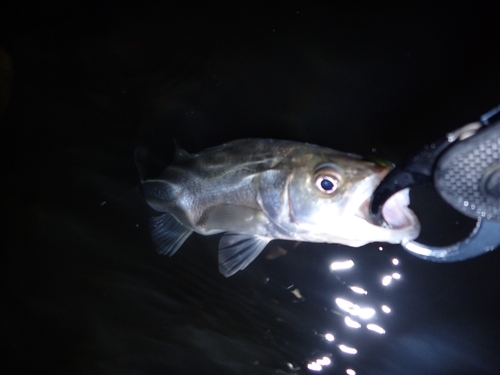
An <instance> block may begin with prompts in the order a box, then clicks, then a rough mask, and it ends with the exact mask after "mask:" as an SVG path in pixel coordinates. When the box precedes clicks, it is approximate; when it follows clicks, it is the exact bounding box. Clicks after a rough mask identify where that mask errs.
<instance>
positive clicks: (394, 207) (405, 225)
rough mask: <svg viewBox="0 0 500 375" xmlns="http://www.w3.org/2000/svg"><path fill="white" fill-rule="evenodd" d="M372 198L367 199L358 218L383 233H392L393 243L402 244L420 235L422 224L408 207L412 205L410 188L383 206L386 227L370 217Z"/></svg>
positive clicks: (400, 192)
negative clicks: (403, 241)
mask: <svg viewBox="0 0 500 375" xmlns="http://www.w3.org/2000/svg"><path fill="white" fill-rule="evenodd" d="M370 201H371V196H370V197H369V198H367V199H366V200H365V201H364V202H363V203H362V205H361V206H360V208H359V210H358V214H357V215H356V216H358V217H361V218H362V219H364V220H365V221H367V222H368V223H369V224H371V225H373V226H376V227H379V228H380V230H381V231H384V232H392V234H391V236H390V238H391V239H392V240H391V241H389V242H391V243H396V242H401V241H402V240H403V239H405V240H412V239H415V238H416V237H417V236H418V234H419V233H420V223H419V221H418V218H417V216H416V215H415V213H414V212H413V211H412V210H411V209H410V208H409V207H408V206H409V204H410V190H409V188H406V189H403V190H400V191H398V192H397V193H395V194H393V195H392V196H391V197H390V198H389V199H388V200H387V201H386V202H385V203H384V205H383V206H382V216H383V218H384V220H385V222H386V225H383V226H381V225H379V224H377V223H375V222H374V221H373V218H372V217H371V215H370V212H369V207H370Z"/></svg>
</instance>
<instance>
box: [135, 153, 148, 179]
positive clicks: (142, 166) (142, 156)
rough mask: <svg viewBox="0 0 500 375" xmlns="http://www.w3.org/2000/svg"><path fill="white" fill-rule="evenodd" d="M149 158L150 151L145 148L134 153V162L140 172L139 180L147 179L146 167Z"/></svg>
mask: <svg viewBox="0 0 500 375" xmlns="http://www.w3.org/2000/svg"><path fill="white" fill-rule="evenodd" d="M148 157H149V153H148V151H147V150H146V149H145V148H143V147H137V148H136V149H135V151H134V161H135V166H136V167H137V170H138V171H139V178H140V179H141V181H144V180H145V177H146V165H147V160H148Z"/></svg>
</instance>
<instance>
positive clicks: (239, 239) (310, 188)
mask: <svg viewBox="0 0 500 375" xmlns="http://www.w3.org/2000/svg"><path fill="white" fill-rule="evenodd" d="M137 159H138V158H137V153H136V160H137ZM138 166H139V169H140V170H141V169H142V166H141V163H138ZM388 172H389V168H388V167H383V166H380V165H377V164H375V163H372V162H369V161H366V160H363V159H362V158H361V157H359V156H357V155H354V154H347V153H342V152H339V151H335V150H332V149H328V148H324V147H319V146H316V145H311V144H304V143H299V142H292V141H280V140H272V139H244V140H237V141H232V142H229V143H227V144H224V145H221V146H218V147H213V148H209V149H207V150H204V151H202V152H200V153H197V154H193V155H190V154H188V153H187V152H186V151H183V150H182V149H180V148H178V149H177V151H176V158H175V160H174V162H173V163H172V164H171V165H170V166H168V167H167V168H166V169H165V170H164V171H163V172H162V173H161V175H160V177H159V178H158V179H155V180H146V181H142V182H141V191H142V193H143V195H144V196H145V197H146V200H147V202H148V204H149V205H150V206H151V207H152V208H153V209H155V210H157V211H159V212H163V213H164V214H163V215H161V216H159V217H157V218H154V219H153V229H152V236H153V240H154V242H155V243H156V246H157V248H158V251H159V252H160V253H162V254H167V255H173V254H174V253H175V252H176V251H177V250H178V249H179V247H180V246H181V245H182V243H183V242H184V241H185V240H186V239H187V238H188V237H189V235H190V234H191V233H192V232H197V233H199V234H203V235H212V234H217V233H222V232H226V233H225V234H224V236H223V237H222V238H221V240H220V243H219V269H220V271H221V273H222V274H223V275H225V276H231V275H233V274H234V273H235V272H237V271H238V270H241V269H244V268H245V267H246V266H247V265H248V264H249V263H250V262H252V261H253V260H254V259H255V258H256V257H257V255H258V254H259V253H260V252H261V251H262V250H263V249H264V247H265V246H266V245H267V244H268V243H269V242H270V241H271V240H273V239H284V240H294V241H305V242H324V243H338V244H344V245H348V246H353V247H358V246H362V245H364V244H366V243H369V242H378V241H381V242H389V243H400V242H401V241H402V240H406V239H414V238H416V237H417V235H418V233H419V230H420V226H419V223H418V220H417V218H416V216H415V215H414V214H413V212H412V211H411V210H410V209H409V208H408V207H407V205H408V203H409V198H408V191H402V192H400V193H398V194H396V195H395V196H393V197H392V198H391V199H390V200H389V201H388V202H387V203H386V205H385V206H384V209H383V213H384V217H385V218H386V221H388V223H389V224H390V227H382V226H378V225H376V224H374V223H373V222H372V221H371V218H370V215H369V213H368V204H369V199H370V197H371V195H372V193H373V191H374V189H375V187H376V186H377V185H378V184H379V183H380V181H381V180H382V178H383V177H384V176H385V175H386V174H387V173H388Z"/></svg>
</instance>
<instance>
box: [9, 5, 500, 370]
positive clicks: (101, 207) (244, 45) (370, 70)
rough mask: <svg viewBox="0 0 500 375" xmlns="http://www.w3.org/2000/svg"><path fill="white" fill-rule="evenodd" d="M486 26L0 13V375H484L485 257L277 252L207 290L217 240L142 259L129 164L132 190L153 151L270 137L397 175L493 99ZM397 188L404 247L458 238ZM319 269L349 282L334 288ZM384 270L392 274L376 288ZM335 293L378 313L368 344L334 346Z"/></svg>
mask: <svg viewBox="0 0 500 375" xmlns="http://www.w3.org/2000/svg"><path fill="white" fill-rule="evenodd" d="M499 11H500V6H499V5H497V2H490V3H488V2H470V3H468V4H466V5H463V4H459V3H458V2H449V3H447V4H446V3H440V4H438V5H437V4H434V5H424V4H423V3H422V4H420V5H409V4H405V3H403V2H395V3H394V4H391V3H387V2H384V3H380V2H377V3H376V4H372V5H366V4H364V5H357V4H352V5H347V4H345V3H340V2H339V3H330V5H324V4H322V3H306V2H304V3H302V2H275V3H272V4H268V5H266V6H260V5H251V4H245V5H235V4H233V3H232V2H227V3H225V4H211V3H205V4H202V5H200V4H190V3H185V5H183V6H179V5H174V4H173V3H171V2H166V1H141V2H138V1H137V2H135V1H102V2H82V3H79V2H58V1H52V2H51V1H40V2H26V1H16V2H12V3H10V4H9V3H3V5H1V6H0V47H1V48H2V49H3V50H4V51H5V52H6V53H7V54H8V55H9V56H10V58H11V60H12V68H13V70H12V71H10V70H7V69H5V68H4V69H3V70H2V72H1V73H2V81H1V84H2V87H3V90H4V91H2V92H8V96H7V97H8V101H7V102H5V100H4V103H0V104H2V105H1V106H0V108H2V112H1V113H0V121H1V124H2V136H1V138H0V142H1V146H2V166H3V168H2V169H3V171H2V176H3V177H2V184H1V185H2V195H1V200H0V204H1V207H2V212H3V215H2V216H3V217H4V224H3V225H2V226H1V228H2V233H3V234H2V246H1V247H2V250H1V253H2V261H1V270H0V271H1V272H0V274H1V277H2V285H1V300H0V314H1V315H0V318H1V329H2V331H1V332H0V337H1V338H2V345H3V350H2V351H1V356H3V358H2V360H1V361H0V366H2V367H3V368H4V370H3V371H2V373H8V374H37V373H41V372H48V371H50V372H51V373H64V374H68V373H75V374H76V373H81V374H97V373H106V374H160V373H161V374H195V373H197V374H204V373H206V374H212V373H215V374H226V373H227V374H233V373H234V374H276V373H285V374H293V373H300V374H302V373H309V371H308V370H307V369H306V367H307V363H308V362H309V361H312V360H315V359H316V358H320V357H322V356H323V355H327V356H329V357H331V359H332V361H333V364H332V365H330V366H328V367H325V370H324V373H332V374H345V370H346V368H353V369H355V370H356V371H357V374H497V373H498V371H500V358H499V354H500V350H499V349H500V347H499V342H500V324H499V322H498V316H499V313H500V307H499V306H498V299H499V296H500V288H499V287H500V280H499V277H498V266H499V265H500V258H499V257H500V255H499V253H498V252H492V253H490V254H487V255H484V256H482V257H479V258H476V259H473V260H469V261H466V262H463V263H458V264H434V263H430V262H426V261H423V260H420V259H417V258H414V257H412V256H411V255H409V254H407V253H406V252H404V250H403V249H402V248H401V247H399V246H386V245H383V247H384V251H382V252H380V251H378V250H377V248H378V246H379V245H378V244H373V245H367V246H365V247H363V248H360V249H351V248H347V247H342V246H338V245H318V244H316V245H313V244H301V245H300V246H299V247H297V248H296V249H291V246H290V244H286V243H285V244H281V245H282V246H283V247H285V248H287V250H289V251H288V254H287V256H285V257H280V258H278V259H275V260H269V259H266V255H262V256H261V257H259V259H257V260H256V261H255V262H254V263H252V265H251V266H250V267H249V268H248V269H247V270H245V271H243V272H240V273H238V274H237V275H235V276H233V277H231V278H229V279H225V278H223V277H222V276H221V275H219V273H218V270H217V254H216V248H217V239H218V238H217V237H201V236H192V238H190V239H189V240H188V241H187V242H186V244H185V245H184V247H183V248H182V249H181V251H179V252H178V254H176V255H175V256H174V257H172V258H166V257H160V256H158V255H157V254H155V252H154V248H153V245H152V243H151V241H150V239H149V235H148V231H147V223H148V218H149V216H150V215H151V214H152V212H151V211H150V210H149V209H148V207H147V206H146V205H145V203H144V202H143V200H142V199H141V197H140V196H139V194H138V191H137V185H138V174H137V171H136V170H135V166H134V162H133V151H134V149H135V147H136V146H137V145H142V146H144V147H147V148H148V149H149V150H150V151H151V153H152V154H153V155H155V156H156V162H155V161H153V162H152V167H151V169H150V171H149V172H150V173H151V174H152V175H154V174H155V173H156V172H157V171H158V170H159V169H160V168H161V167H163V166H165V163H167V162H168V160H169V158H170V157H171V154H172V151H173V142H172V139H173V138H175V139H176V140H177V142H178V143H179V144H180V145H181V146H183V147H184V148H185V149H186V150H188V151H190V152H196V151H199V150H201V149H203V148H205V147H209V146H214V145H217V144H220V143H222V142H226V141H229V140H232V139H237V138H246V137H259V138H264V137H272V138H278V139H291V140H297V141H302V142H311V143H316V144H320V145H322V146H326V147H331V148H335V149H339V150H342V151H349V152H356V153H360V154H363V155H368V154H370V153H374V152H375V153H377V155H380V156H382V157H385V158H387V159H390V160H392V161H394V162H401V161H402V160H404V159H405V158H406V157H408V156H409V155H411V153H412V152H414V151H416V150H417V149H418V148H419V147H421V146H423V145H424V144H425V143H428V142H430V141H432V140H434V139H436V138H438V137H440V136H442V135H443V134H445V133H446V132H447V131H450V130H452V129H455V128H457V127H459V126H461V125H463V124H465V123H467V122H471V121H474V120H476V119H477V118H478V116H479V115H481V114H482V113H484V112H486V111H487V110H489V109H490V108H492V107H494V106H495V105H497V104H499V103H500V90H499V88H500V53H499V41H500V39H499V37H500V27H499V26H498V14H499V13H498V12H499ZM3 56H4V57H3V61H4V62H5V61H6V59H7V58H6V57H5V54H4V55H3ZM4 66H5V65H4ZM9 77H11V78H12V79H11V80H10V78H9ZM9 82H10V83H9ZM6 87H10V91H5V88H6ZM155 166H156V169H155ZM412 193H414V195H415V197H414V200H413V202H414V206H415V211H416V212H417V213H418V214H419V215H420V216H421V218H422V225H423V233H422V236H424V237H425V239H426V240H430V241H433V242H434V243H435V244H444V243H449V241H452V240H455V239H457V238H461V237H463V236H465V235H466V234H467V231H468V229H469V228H470V222H469V221H468V220H465V219H463V218H462V217H460V216H457V215H456V214H455V213H454V212H453V211H452V210H451V209H448V208H447V207H446V206H445V205H444V204H443V203H442V202H441V201H440V200H439V199H438V198H437V197H436V196H435V194H432V192H429V191H421V192H420V193H419V192H418V191H416V192H412ZM272 251H273V249H272V248H271V249H270V250H269V252H270V253H272ZM338 257H340V258H342V257H344V258H345V257H351V258H352V259H355V262H356V268H355V269H353V270H352V271H351V273H349V274H343V275H344V276H342V277H336V276H334V275H333V274H332V273H331V272H330V271H329V269H328V265H329V262H330V261H331V260H332V259H337V258H338ZM392 257H398V258H399V259H400V260H401V265H400V266H398V272H400V273H401V274H402V276H403V277H402V280H400V281H399V282H398V283H394V285H391V287H390V288H383V287H381V286H380V282H379V279H380V277H381V275H383V274H384V273H386V272H388V270H389V269H390V270H393V269H394V267H393V266H390V259H392ZM345 275H348V276H345ZM349 283H351V284H356V285H363V286H364V288H365V289H368V290H369V294H368V296H370V297H369V298H370V302H373V303H374V304H377V303H380V302H381V301H384V303H385V302H387V303H388V304H390V305H391V307H392V308H393V312H392V314H391V316H390V318H386V317H385V318H380V320H379V321H378V323H379V324H381V325H383V326H384V327H385V328H386V330H387V333H386V335H384V336H376V335H375V336H374V335H373V334H371V335H370V334H369V333H367V332H366V331H363V332H361V331H356V332H355V331H353V332H351V331H350V330H349V329H346V328H345V325H344V323H343V321H342V319H341V318H340V317H339V316H338V315H337V314H334V313H332V311H331V310H332V309H334V307H335V305H334V303H333V299H334V297H336V296H343V295H345V296H350V294H349V291H348V289H347V287H346V286H347V285H348V284H349ZM292 285H293V287H292ZM294 288H299V289H300V291H301V294H302V295H303V296H304V298H305V299H304V300H298V299H297V298H296V297H295V296H294V295H293V294H292V293H291V290H292V289H294ZM365 302H366V300H365ZM384 319H385V320H384ZM327 331H329V332H334V333H335V335H336V337H341V338H343V339H344V340H345V341H346V342H347V343H350V344H352V346H356V347H357V349H358V354H357V355H355V356H349V355H345V354H343V353H341V352H340V351H339V350H338V348H337V347H336V346H335V343H327V342H325V341H324V340H323V339H322V338H321V337H322V336H321V334H322V333H324V332H327Z"/></svg>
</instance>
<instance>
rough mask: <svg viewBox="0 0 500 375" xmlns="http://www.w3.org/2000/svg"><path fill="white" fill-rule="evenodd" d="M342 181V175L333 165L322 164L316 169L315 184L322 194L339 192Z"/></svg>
mask: <svg viewBox="0 0 500 375" xmlns="http://www.w3.org/2000/svg"><path fill="white" fill-rule="evenodd" d="M341 180H342V177H341V174H340V173H339V172H338V169H337V168H336V167H335V165H333V164H331V163H328V164H322V165H320V166H319V167H318V168H316V172H315V174H314V183H315V185H316V187H317V188H318V189H319V191H321V192H322V193H325V194H332V193H333V192H334V191H335V190H337V188H338V186H339V183H340V181H341Z"/></svg>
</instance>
